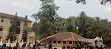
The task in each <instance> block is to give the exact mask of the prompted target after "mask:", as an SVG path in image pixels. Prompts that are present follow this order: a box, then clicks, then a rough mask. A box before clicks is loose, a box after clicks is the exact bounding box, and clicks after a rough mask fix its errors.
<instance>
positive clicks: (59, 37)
mask: <svg viewBox="0 0 111 49" xmlns="http://www.w3.org/2000/svg"><path fill="white" fill-rule="evenodd" d="M45 39H46V38H44V39H41V40H40V41H45ZM47 40H48V41H83V42H86V39H85V38H84V37H82V36H79V35H77V34H75V33H73V32H65V33H57V34H54V35H52V36H49V37H47Z"/></svg>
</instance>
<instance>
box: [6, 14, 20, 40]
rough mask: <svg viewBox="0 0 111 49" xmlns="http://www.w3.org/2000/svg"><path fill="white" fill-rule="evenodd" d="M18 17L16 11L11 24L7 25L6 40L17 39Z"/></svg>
mask: <svg viewBox="0 0 111 49" xmlns="http://www.w3.org/2000/svg"><path fill="white" fill-rule="evenodd" d="M17 23H18V18H17V13H16V14H15V16H14V18H13V21H12V23H11V26H10V27H9V33H8V35H7V37H6V40H8V39H10V41H11V42H12V41H15V40H16V39H17V33H18V32H17V31H18V29H19V28H18V25H17Z"/></svg>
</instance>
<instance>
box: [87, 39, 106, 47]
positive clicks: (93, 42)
mask: <svg viewBox="0 0 111 49" xmlns="http://www.w3.org/2000/svg"><path fill="white" fill-rule="evenodd" d="M86 41H87V43H88V44H90V45H92V46H98V47H101V45H102V46H103V47H105V45H104V44H103V39H102V37H101V38H100V37H96V38H94V39H87V40H86Z"/></svg>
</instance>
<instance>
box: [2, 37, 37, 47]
mask: <svg viewBox="0 0 111 49" xmlns="http://www.w3.org/2000/svg"><path fill="white" fill-rule="evenodd" d="M16 43H17V40H16V41H15V43H10V39H9V40H8V43H2V38H1V40H0V45H3V44H6V46H9V45H10V44H11V47H14V46H16ZM23 44H24V42H23V41H22V43H19V46H20V47H21V46H22V45H23ZM28 44H29V40H28V43H27V44H26V45H28ZM34 44H35V41H33V44H30V45H31V47H33V45H34Z"/></svg>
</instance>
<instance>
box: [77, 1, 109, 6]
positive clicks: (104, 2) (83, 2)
mask: <svg viewBox="0 0 111 49" xmlns="http://www.w3.org/2000/svg"><path fill="white" fill-rule="evenodd" d="M75 2H76V3H78V4H79V3H82V4H83V5H84V4H86V0H76V1H75ZM100 3H101V5H106V3H111V0H100Z"/></svg>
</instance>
